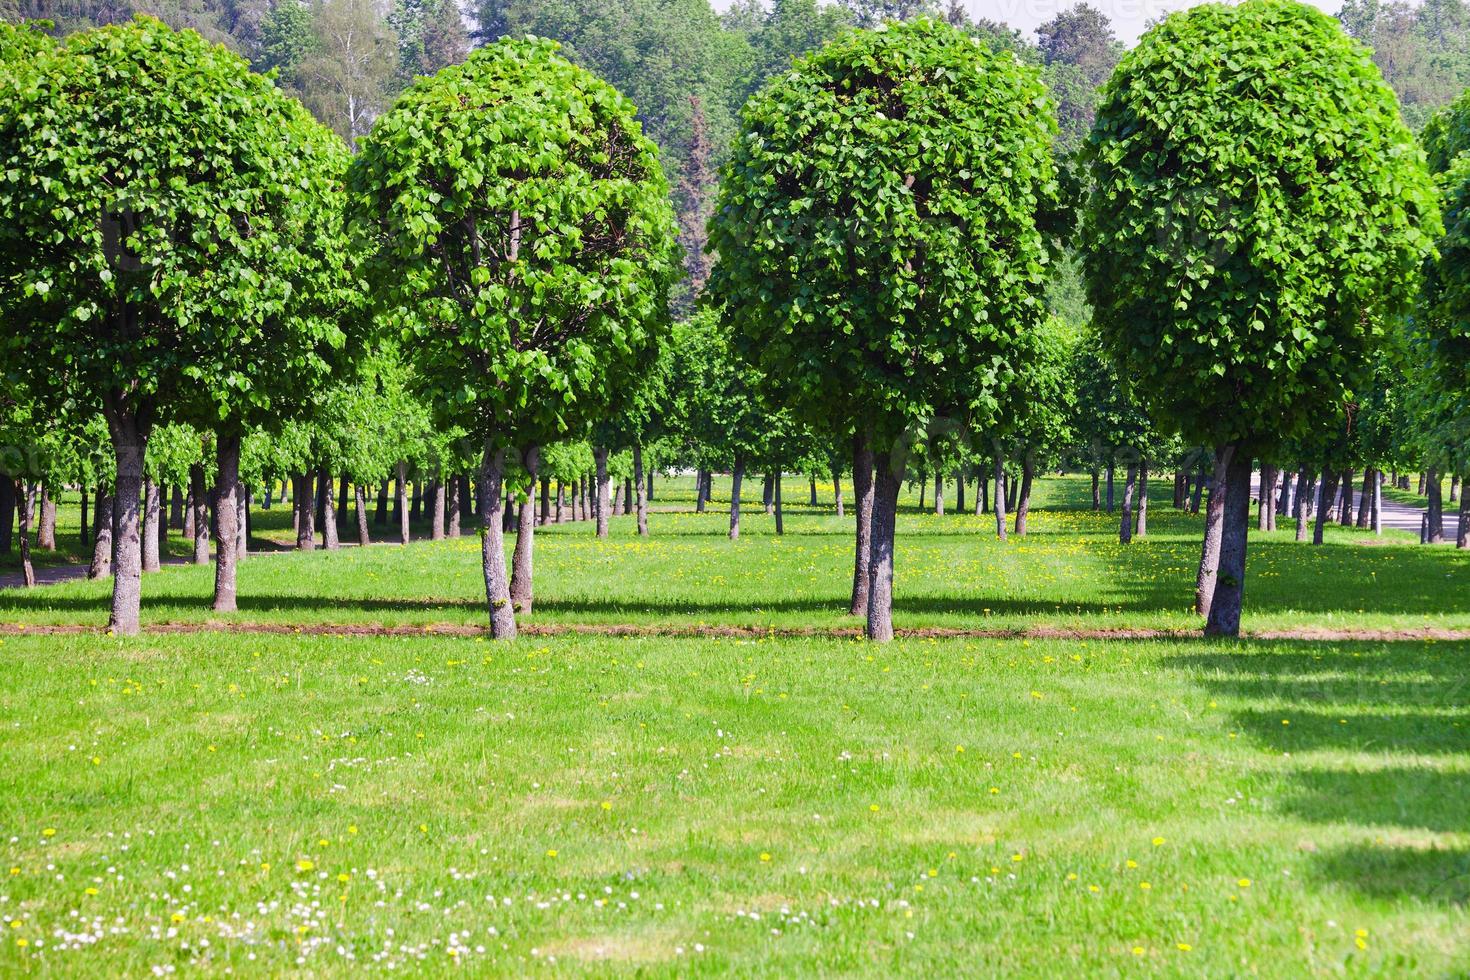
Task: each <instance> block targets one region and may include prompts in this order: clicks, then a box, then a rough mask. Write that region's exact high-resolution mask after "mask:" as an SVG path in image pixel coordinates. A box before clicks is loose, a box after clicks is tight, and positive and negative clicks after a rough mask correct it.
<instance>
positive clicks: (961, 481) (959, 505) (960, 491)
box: [954, 468, 965, 514]
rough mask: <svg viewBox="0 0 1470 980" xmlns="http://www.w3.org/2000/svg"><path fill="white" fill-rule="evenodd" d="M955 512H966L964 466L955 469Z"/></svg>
mask: <svg viewBox="0 0 1470 980" xmlns="http://www.w3.org/2000/svg"><path fill="white" fill-rule="evenodd" d="M954 512H955V513H956V514H964V512H965V471H964V469H963V468H959V469H956V470H955V471H954Z"/></svg>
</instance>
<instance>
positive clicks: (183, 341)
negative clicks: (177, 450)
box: [0, 17, 320, 634]
mask: <svg viewBox="0 0 1470 980" xmlns="http://www.w3.org/2000/svg"><path fill="white" fill-rule="evenodd" d="M293 106H294V103H290V101H289V100H287V99H286V98H285V97H284V96H282V95H281V94H280V93H279V92H278V91H277V89H276V88H275V86H274V84H273V83H272V82H271V81H270V80H269V79H266V78H264V77H262V76H259V75H254V74H252V73H251V72H250V70H249V66H248V65H247V64H246V63H245V62H244V61H243V60H242V59H241V58H239V57H238V56H236V55H234V54H232V53H230V52H229V51H227V50H226V49H225V48H223V47H220V46H218V45H211V44H209V43H207V42H206V41H204V40H203V39H202V38H201V37H199V36H198V35H197V34H194V33H193V32H191V31H182V32H175V31H173V30H171V29H170V28H168V27H166V26H165V25H164V24H162V23H161V22H159V21H157V20H154V19H152V18H148V17H139V18H138V19H136V20H135V21H133V22H132V23H129V24H123V25H117V26H113V27H107V28H102V29H99V30H95V31H88V32H84V33H81V34H76V35H73V36H72V37H70V38H68V39H67V41H66V42H65V44H64V45H62V46H61V47H60V48H59V49H56V50H54V51H51V50H47V51H45V52H40V53H37V54H36V55H35V56H33V57H31V58H30V59H28V61H27V63H26V66H25V68H24V69H23V70H19V71H13V72H12V71H8V70H7V71H5V72H3V73H0V281H5V282H7V283H9V284H13V285H14V287H15V288H14V290H10V288H9V286H7V291H8V292H12V293H13V295H12V296H10V297H8V298H7V314H8V315H7V320H8V321H9V322H10V323H13V324H14V325H16V327H17V328H18V329H15V330H13V331H10V332H8V334H7V336H6V338H5V340H4V343H6V344H14V345H15V347H16V348H17V349H21V350H24V351H25V355H26V356H27V357H28V358H32V359H33V360H34V363H36V364H37V365H41V366H49V368H50V369H51V370H52V371H53V372H54V373H57V374H60V373H62V372H66V373H67V374H68V375H69V376H70V378H71V379H72V383H74V384H76V385H77V386H79V387H80V388H83V389H85V390H88V391H90V392H93V393H95V397H96V398H97V399H98V401H100V402H101V406H102V411H103V415H104V416H105V418H106V420H107V424H108V429H109V432H110V434H111V442H112V447H113V453H114V456H115V460H116V470H117V476H116V486H115V488H114V494H113V499H114V502H115V503H114V507H115V520H114V521H113V525H114V527H115V533H114V547H115V550H116V560H115V562H114V563H113V565H114V586H113V599H112V614H111V628H112V629H113V630H114V631H116V632H118V633H123V634H127V633H136V632H137V631H138V627H139V623H138V612H139V598H140V573H141V549H140V547H139V544H140V542H139V510H138V499H139V493H140V490H141V488H142V483H143V476H144V465H143V463H144V456H145V453H146V450H147V444H148V438H149V434H150V433H151V431H152V429H153V427H154V425H155V424H157V423H159V422H160V421H162V418H161V415H162V414H163V413H164V411H165V410H166V409H167V407H168V406H171V405H179V404H183V403H185V402H186V401H189V400H191V399H193V398H195V397H196V395H199V394H200V393H202V395H203V397H202V399H201V400H202V401H213V402H215V403H216V404H221V405H223V404H231V403H233V402H234V400H235V399H236V398H241V399H244V400H247V401H248V400H249V399H250V398H251V397H252V396H251V394H250V393H249V392H248V391H246V392H243V393H242V392H241V391H240V390H238V389H237V388H235V387H234V386H236V385H237V384H238V383H239V382H240V381H241V380H242V375H241V373H240V371H239V370H238V368H237V366H236V365H237V364H238V363H239V361H238V360H237V359H245V360H248V359H252V358H260V359H265V360H271V359H272V355H271V352H269V351H262V350H258V349H251V350H249V351H246V350H244V349H243V348H244V347H246V346H248V345H249V344H250V342H251V341H252V339H253V338H256V337H258V336H259V332H260V330H261V328H262V325H263V324H264V323H266V322H268V321H269V320H270V319H271V318H273V317H275V316H279V315H281V314H282V313H283V311H284V310H286V308H287V307H288V305H289V304H290V302H291V301H292V296H293V292H294V290H295V289H297V288H298V284H297V283H294V282H288V280H294V279H296V277H297V275H298V273H299V270H298V269H295V268H292V267H291V263H292V261H293V259H294V257H296V256H297V255H299V247H300V243H299V241H298V235H299V233H300V231H301V226H300V225H299V224H298V223H297V222H296V220H295V216H296V215H297V214H298V211H299V209H300V207H301V206H303V204H302V202H304V201H306V199H308V198H309V197H310V196H311V195H313V194H315V193H317V192H318V191H319V190H320V188H318V187H317V186H315V185H311V186H300V185H299V184H298V183H297V181H298V180H300V179H304V178H303V174H302V166H301V164H300V163H299V162H298V161H299V158H300V157H302V156H303V155H305V156H309V155H310V153H309V152H304V149H303V146H302V145H301V142H300V140H299V136H300V134H301V129H302V127H304V126H305V125H306V124H307V123H308V122H309V120H308V119H307V117H306V116H305V114H304V113H303V112H302V111H301V110H300V109H299V108H293ZM313 125H314V124H313ZM268 268H270V269H274V270H284V271H278V272H277V273H276V274H267V273H265V272H263V270H265V269H268ZM41 309H44V310H45V311H46V312H48V313H54V315H49V316H46V317H44V318H41V317H38V316H36V315H35V314H36V311H37V310H41ZM9 314H18V315H14V316H11V315H9Z"/></svg>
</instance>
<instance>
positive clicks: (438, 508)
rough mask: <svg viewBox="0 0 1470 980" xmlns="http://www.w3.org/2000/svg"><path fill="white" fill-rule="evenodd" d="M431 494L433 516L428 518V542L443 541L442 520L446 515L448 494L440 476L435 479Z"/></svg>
mask: <svg viewBox="0 0 1470 980" xmlns="http://www.w3.org/2000/svg"><path fill="white" fill-rule="evenodd" d="M431 489H432V492H433V504H432V506H433V514H432V516H431V517H430V524H429V540H431V541H443V540H444V518H445V516H446V515H447V513H448V508H449V494H448V492H447V491H446V489H445V487H444V479H443V476H442V475H441V476H440V477H437V478H436V479H435V480H434V482H433V485H432V488H431Z"/></svg>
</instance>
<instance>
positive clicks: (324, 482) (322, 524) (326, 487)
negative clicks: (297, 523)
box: [312, 466, 332, 536]
mask: <svg viewBox="0 0 1470 980" xmlns="http://www.w3.org/2000/svg"><path fill="white" fill-rule="evenodd" d="M315 499H316V504H315V505H314V506H315V509H314V510H313V511H312V513H313V514H315V515H316V526H317V527H319V528H321V529H322V535H323V536H325V535H326V533H327V531H326V528H327V510H328V509H329V505H330V504H331V503H332V474H330V473H328V472H327V468H326V467H325V466H323V467H319V468H318V469H317V473H316V498H315Z"/></svg>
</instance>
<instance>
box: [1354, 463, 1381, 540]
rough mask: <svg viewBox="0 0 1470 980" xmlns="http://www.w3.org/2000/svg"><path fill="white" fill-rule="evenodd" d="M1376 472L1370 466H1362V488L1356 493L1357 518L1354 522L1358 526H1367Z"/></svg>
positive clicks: (1371, 506)
mask: <svg viewBox="0 0 1470 980" xmlns="http://www.w3.org/2000/svg"><path fill="white" fill-rule="evenodd" d="M1376 472H1378V471H1377V470H1375V469H1374V468H1373V467H1371V466H1366V467H1364V468H1363V489H1362V490H1361V491H1359V493H1358V519H1357V521H1356V522H1355V523H1356V524H1357V526H1358V527H1360V528H1366V527H1368V522H1369V520H1370V517H1371V514H1370V512H1371V511H1372V509H1373V483H1374V480H1373V474H1374V473H1376Z"/></svg>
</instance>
